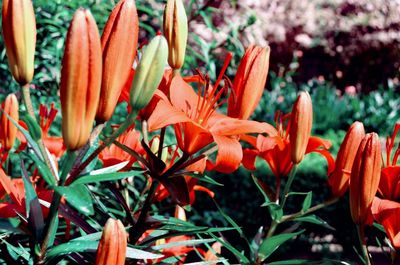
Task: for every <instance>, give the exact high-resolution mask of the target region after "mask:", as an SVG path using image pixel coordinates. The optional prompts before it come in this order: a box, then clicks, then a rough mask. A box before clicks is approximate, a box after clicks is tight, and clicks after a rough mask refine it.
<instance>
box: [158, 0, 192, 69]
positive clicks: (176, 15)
mask: <svg viewBox="0 0 400 265" xmlns="http://www.w3.org/2000/svg"><path fill="white" fill-rule="evenodd" d="M163 26H164V35H165V38H166V39H167V41H168V52H169V53H168V55H169V56H168V63H169V65H170V66H171V67H172V68H173V69H180V68H181V67H182V65H183V63H184V61H185V52H186V43H187V37H188V21H187V17H186V12H185V7H184V6H183V2H182V0H168V1H167V4H166V6H165V11H164V25H163Z"/></svg>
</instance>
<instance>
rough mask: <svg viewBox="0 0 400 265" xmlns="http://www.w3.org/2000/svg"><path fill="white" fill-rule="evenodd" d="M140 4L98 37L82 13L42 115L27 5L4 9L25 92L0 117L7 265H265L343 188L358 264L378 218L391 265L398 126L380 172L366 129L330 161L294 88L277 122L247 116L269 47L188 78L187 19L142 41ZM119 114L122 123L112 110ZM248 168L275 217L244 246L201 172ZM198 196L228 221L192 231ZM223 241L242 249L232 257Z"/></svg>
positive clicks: (181, 8)
mask: <svg viewBox="0 0 400 265" xmlns="http://www.w3.org/2000/svg"><path fill="white" fill-rule="evenodd" d="M138 10H141V9H139V8H137V6H136V3H135V1H134V0H120V1H119V2H118V3H117V4H116V5H115V7H114V8H113V10H112V11H111V13H110V15H109V17H108V20H107V22H106V23H105V25H104V29H103V32H102V33H100V32H99V27H98V25H97V22H96V20H95V18H94V16H93V15H92V13H91V11H90V10H89V9H84V8H79V9H77V10H76V11H75V14H74V15H73V17H72V18H71V22H70V24H69V28H68V32H67V35H66V38H65V43H64V50H63V51H64V52H63V56H62V66H61V69H60V74H61V78H60V85H59V104H58V102H57V103H56V104H54V103H52V104H51V105H50V106H46V105H44V104H40V106H39V108H38V109H35V105H34V104H33V103H32V101H31V95H30V90H29V89H30V86H29V83H30V82H31V81H32V79H35V75H34V71H33V70H34V54H35V52H34V51H35V47H36V25H35V14H34V9H33V5H32V2H31V0H4V1H3V4H2V26H3V38H4V41H5V44H6V45H5V48H6V54H7V58H8V62H9V66H10V72H11V74H12V75H13V77H14V79H15V81H16V82H17V83H18V84H19V85H20V86H21V91H20V93H15V94H14V93H11V92H10V93H9V94H8V95H7V96H6V97H5V100H4V102H3V103H2V105H1V109H0V111H1V113H0V162H1V164H0V218H1V219H0V220H1V222H0V230H4V227H6V231H7V233H6V234H5V236H4V237H3V235H1V236H0V238H1V240H2V242H5V244H6V245H7V248H8V249H11V250H10V253H11V252H12V253H13V254H15V255H11V254H10V255H7V257H5V258H4V260H6V262H10V261H11V260H13V258H14V257H15V256H21V258H22V260H23V261H22V262H23V263H24V264H56V263H58V262H60V261H61V260H64V262H70V263H72V264H121V265H122V264H188V263H187V262H193V263H191V264H219V263H223V264H237V263H240V264H263V263H265V262H269V261H270V260H271V258H270V257H271V255H272V254H273V253H274V252H275V250H276V249H277V248H278V247H279V246H280V245H282V244H284V243H285V242H286V241H289V240H291V239H293V238H295V237H297V236H299V235H301V234H302V233H303V232H304V229H298V227H299V226H300V225H302V223H305V222H308V223H312V224H316V225H322V226H325V227H329V226H328V225H327V223H326V222H325V221H323V220H322V219H320V218H319V217H317V216H316V215H315V214H314V212H315V211H317V210H319V209H321V208H324V207H327V206H329V205H331V204H333V203H335V202H337V201H338V200H339V197H341V196H343V195H344V194H345V192H346V190H347V189H348V188H349V187H350V188H349V189H350V208H351V215H352V217H353V220H354V222H355V223H356V225H357V227H358V232H359V235H360V242H361V243H362V244H361V245H362V246H363V253H364V257H363V260H364V261H365V262H366V263H368V262H369V258H368V251H367V249H366V241H365V239H364V236H365V234H364V228H365V226H367V225H370V224H372V222H373V220H375V221H376V222H377V223H380V224H381V225H382V226H383V228H384V231H385V232H386V233H387V235H388V238H389V240H390V244H391V246H392V248H393V253H394V254H393V257H396V253H397V250H398V249H399V247H400V241H399V238H398V233H399V231H400V227H399V225H398V222H397V219H396V218H397V216H398V214H399V212H400V206H399V205H400V203H399V202H398V199H399V197H400V190H399V188H398V187H397V184H398V179H399V172H400V170H399V168H398V166H397V165H396V163H397V160H398V157H399V155H400V151H399V149H397V150H396V151H395V154H394V155H393V158H392V162H390V159H391V158H390V156H391V155H390V153H391V151H392V149H393V147H394V141H395V135H396V133H397V131H398V130H399V127H400V126H399V125H396V128H395V132H394V134H393V136H392V137H391V138H388V139H387V146H386V149H387V159H386V167H384V168H383V169H382V168H381V157H380V154H381V153H380V152H381V150H380V144H379V137H378V135H377V134H373V133H371V134H365V132H364V127H363V124H362V123H361V122H355V123H354V124H353V125H352V126H351V127H350V129H349V131H348V133H347V135H346V137H345V139H344V141H343V143H342V145H341V147H340V151H339V153H338V156H337V159H336V162H335V159H334V158H333V156H332V154H331V153H330V151H329V150H330V147H331V142H330V141H329V140H326V139H322V138H320V137H317V136H314V135H313V130H312V127H313V114H314V113H313V104H312V99H311V96H310V94H309V93H308V92H306V91H301V92H299V93H298V96H297V99H296V101H295V102H294V104H293V107H292V109H291V110H288V113H286V114H284V113H283V112H280V111H278V112H277V113H276V115H275V121H274V122H275V126H273V125H271V124H269V123H267V122H266V121H255V120H252V119H251V117H252V114H253V112H254V111H255V110H256V108H257V106H258V104H259V102H260V100H261V97H262V95H263V93H264V89H265V85H266V81H267V76H268V70H269V58H270V53H271V52H273V51H271V50H270V48H269V47H268V46H267V47H261V46H257V45H250V46H249V47H248V48H247V49H245V51H244V54H243V56H242V57H241V59H240V63H239V65H238V69H237V71H236V73H235V75H234V77H233V78H232V80H231V79H230V78H229V77H228V76H227V74H226V71H227V69H228V68H229V66H230V64H231V60H232V58H233V54H231V53H227V54H226V58H225V60H224V61H223V63H222V67H221V69H220V71H219V74H218V76H217V77H216V78H215V80H214V79H213V78H211V77H210V75H209V74H208V73H206V72H205V71H204V68H199V69H185V71H182V69H183V68H184V62H185V56H186V49H187V44H188V36H189V35H188V34H189V32H188V23H189V22H190V20H188V17H187V15H186V11H185V3H184V2H183V1H182V0H168V1H167V3H166V6H165V12H164V18H163V25H162V28H163V32H162V33H158V34H157V35H156V36H154V37H153V38H149V39H146V40H145V41H143V43H139V42H140V41H142V40H139V36H140V34H139V33H140V32H139V16H138ZM102 26H103V25H102ZM139 44H140V45H139ZM19 95H22V100H21V99H20V97H19ZM58 105H60V106H61V107H60V110H58V109H57V108H56V107H55V106H58ZM125 106H127V108H126V109H127V110H126V111H125V112H124V113H125V114H126V115H123V116H124V117H122V119H120V123H116V122H115V120H117V119H113V118H115V116H118V115H119V114H118V113H117V112H118V111H116V109H124V107H125ZM58 113H61V119H59V117H58V116H57V114H58ZM119 118H121V117H119ZM54 121H56V122H54ZM56 127H59V128H56ZM51 128H53V129H54V128H56V130H55V131H61V132H62V135H54V134H53V133H52V131H51ZM309 153H317V154H320V155H322V157H323V158H324V160H325V161H326V172H327V174H326V175H327V179H328V181H327V184H329V186H330V188H331V190H332V196H331V197H329V198H326V200H325V201H322V202H319V203H317V204H315V205H312V204H313V202H314V201H315V200H313V193H312V192H311V191H298V190H296V189H294V188H293V185H292V184H294V183H296V171H297V169H298V168H299V167H301V164H302V161H303V160H304V159H306V156H308V154H309ZM10 156H13V157H17V158H18V159H11V158H10ZM257 158H261V159H262V160H264V161H265V162H266V163H267V165H268V166H269V168H270V170H271V171H272V173H273V175H274V176H275V185H274V187H270V185H269V184H268V183H267V182H266V181H263V180H262V178H261V177H259V176H256V174H253V173H250V174H251V175H252V179H253V180H254V184H255V186H256V187H257V188H258V189H259V191H260V192H261V194H262V195H263V197H264V199H265V202H264V203H263V205H262V207H266V209H267V210H266V212H268V214H269V218H268V220H266V226H262V227H260V229H259V230H258V231H259V232H258V234H257V235H256V236H255V237H254V238H252V240H249V238H247V236H246V235H245V234H244V232H243V230H242V229H241V227H239V225H237V224H236V223H235V221H234V220H233V219H232V218H230V217H229V216H227V215H226V214H225V213H224V212H223V211H222V209H221V208H220V207H219V205H218V204H217V203H216V200H217V197H218V194H217V193H216V192H215V191H214V190H213V185H221V184H219V183H218V182H217V181H216V180H215V179H213V178H212V177H209V176H208V173H214V174H229V173H232V172H234V171H236V170H238V168H240V166H243V167H244V168H246V169H248V170H249V171H255V170H257V169H258V168H259V165H260V163H259V162H260V161H257ZM324 165H325V164H324ZM15 168H17V169H18V170H17V171H18V173H15V171H16V170H15ZM250 174H249V175H250ZM199 192H201V193H203V194H206V195H207V196H208V199H209V200H210V201H212V202H213V203H214V204H213V206H214V205H215V207H216V208H217V209H218V210H219V212H220V213H221V216H223V217H224V221H225V222H226V223H228V225H226V226H223V227H221V226H218V227H208V226H204V225H197V224H194V223H193V222H192V221H191V219H190V215H191V214H192V213H193V210H192V209H193V208H195V201H196V196H197V194H198V193H199ZM377 192H378V193H377ZM375 195H377V196H375ZM299 197H302V198H303V197H304V198H303V199H302V200H301V207H300V208H299V209H298V211H294V212H293V211H292V210H291V209H292V208H288V207H287V206H288V204H289V202H291V203H292V202H293V201H294V199H293V198H296V199H297V198H299ZM293 205H296V207H297V205H298V204H297V203H296V202H295V201H294V203H293ZM264 209H265V208H264ZM293 222H295V223H296V224H297V225H296V226H295V227H289V228H288V225H289V224H290V223H293ZM3 223H4V225H3ZM285 227H286V228H288V229H284V228H285ZM287 230H289V231H287ZM228 231H229V233H237V234H238V236H240V238H241V239H243V241H244V244H245V245H247V249H245V250H239V249H237V248H236V246H235V244H236V242H231V241H230V240H228V239H227V237H226V236H225V235H226V234H225V233H228ZM14 236H15V238H14ZM14 239H16V240H17V241H16V240H14ZM250 241H251V242H250ZM2 251H3V249H0V252H2ZM2 258H3V257H1V259H2ZM14 260H18V261H20V260H21V259H18V258H17V259H14ZM282 262H284V263H283V264H289V263H290V261H282ZM287 262H289V263H287ZM295 262H297V261H295ZM306 262H307V261H304V263H306ZM295 264H300V263H295Z"/></svg>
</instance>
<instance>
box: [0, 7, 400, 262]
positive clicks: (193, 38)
mask: <svg viewBox="0 0 400 265" xmlns="http://www.w3.org/2000/svg"><path fill="white" fill-rule="evenodd" d="M162 2H163V1H144V0H140V1H137V8H138V11H139V14H140V23H141V32H140V43H145V42H146V41H147V40H148V39H150V38H151V37H152V36H154V35H155V34H156V32H157V31H159V30H160V25H161V18H162ZM210 2H213V1H194V0H192V1H187V7H188V10H187V12H188V14H189V20H190V21H191V23H192V22H193V24H199V23H202V24H205V25H206V27H207V28H208V29H209V30H210V31H211V32H218V31H219V26H221V27H222V26H223V25H221V22H218V21H215V19H214V18H215V16H217V15H221V14H220V13H221V10H220V9H218V8H216V7H215V6H213V5H212V4H210ZM215 2H221V1H215ZM234 2H235V1H231V4H232V5H233V4H235V3H234ZM114 4H115V1H105V0H103V1H100V0H97V1H93V0H92V1H87V0H86V1H78V0H73V1H61V0H56V1H46V0H36V1H34V6H35V8H36V18H37V28H38V36H37V49H36V59H35V63H36V64H35V69H36V73H35V78H34V81H33V85H34V89H33V90H32V91H33V99H34V103H35V104H36V105H38V103H39V102H40V103H45V104H49V103H50V102H55V104H56V106H57V107H59V99H58V83H59V79H60V66H61V59H62V54H63V49H64V48H63V45H64V38H65V34H66V31H67V29H68V25H69V21H70V20H71V18H72V15H73V13H74V12H75V10H76V9H77V8H78V7H79V6H83V7H87V8H90V10H91V12H92V13H93V14H94V16H95V18H96V21H97V23H98V25H99V30H100V31H102V28H103V26H104V23H105V21H106V19H107V17H108V14H109V12H110V11H111V10H112V7H113V6H114ZM257 19H258V18H257V17H256V16H254V15H249V16H248V19H247V20H246V21H244V23H241V24H237V25H234V26H232V27H229V29H228V30H226V32H225V34H226V38H225V39H224V41H223V42H219V41H217V40H215V41H211V42H209V41H207V40H205V39H203V38H202V37H201V36H199V35H197V34H194V33H191V34H190V43H191V45H189V47H188V56H187V57H186V62H185V66H184V72H185V73H188V74H189V73H191V72H192V71H193V70H194V69H196V68H200V69H201V70H202V71H203V72H207V73H209V74H210V76H211V77H212V78H214V79H215V77H216V75H217V74H218V73H219V69H220V66H221V63H222V61H223V59H224V54H226V51H230V52H232V53H233V54H234V58H233V60H232V63H231V65H230V68H229V69H228V71H227V75H228V76H229V77H233V76H234V74H235V69H236V68H237V64H238V62H239V60H240V57H241V56H242V54H243V52H244V46H243V44H242V43H241V42H240V41H239V39H240V35H241V34H242V33H243V32H244V31H245V29H246V28H247V27H250V26H252V25H254V23H256V21H257ZM271 52H272V54H274V49H272V51H271ZM290 52H291V54H292V55H295V54H296V51H295V50H291V51H290ZM274 58H275V57H274ZM315 59H318V58H315ZM307 67H308V65H307V64H302V63H301V61H299V58H298V57H296V56H292V58H291V60H290V63H287V64H286V65H285V64H281V63H280V62H279V61H278V62H277V61H272V62H271V68H272V69H275V71H271V72H270V74H269V76H268V84H267V89H266V91H265V93H264V95H263V97H262V100H261V102H260V105H259V106H258V108H257V109H256V111H255V113H254V115H253V118H254V119H255V120H259V121H267V122H269V123H273V117H274V113H275V111H277V110H281V111H283V112H289V111H290V109H291V105H292V103H293V102H294V100H295V98H296V94H297V92H298V91H299V90H307V91H309V92H310V94H311V96H312V99H313V107H314V124H313V131H314V134H317V135H320V136H322V137H324V138H327V139H330V140H331V141H332V143H333V147H332V152H333V154H336V152H337V150H338V147H339V145H340V143H341V141H342V139H343V137H344V134H345V131H346V130H347V128H348V127H349V125H350V124H351V123H353V121H355V120H359V121H362V122H363V123H364V125H365V127H366V130H367V131H377V132H379V133H380V135H381V137H385V136H386V135H388V134H390V133H391V130H392V128H393V125H394V124H395V122H396V121H398V120H399V115H400V114H399V106H400V97H399V96H398V95H399V94H398V93H399V87H398V86H397V85H396V82H393V81H392V80H391V79H388V80H387V81H385V82H384V83H381V84H380V85H378V86H377V87H376V89H374V90H373V91H371V92H369V93H364V94H356V95H349V94H346V93H343V92H342V91H341V90H338V89H337V87H336V86H335V85H334V82H333V81H334V80H329V79H323V80H322V79H321V78H318V77H317V76H314V77H313V78H311V79H310V80H308V81H302V82H298V81H296V80H299V78H298V76H299V73H300V72H301V71H304V70H303V69H306V68H307ZM366 67H368V66H366ZM277 69H279V70H277ZM300 70H301V71H300ZM361 70H362V71H364V72H365V71H366V70H368V69H361ZM365 79H368V75H366V76H365ZM0 80H1V83H0V92H1V93H0V97H1V98H4V96H5V95H6V94H8V93H10V92H11V91H13V92H15V91H18V89H17V85H16V83H15V82H13V80H12V78H11V75H10V73H9V70H8V65H7V60H6V57H5V50H4V45H3V40H2V39H0ZM1 100H2V99H1ZM123 114H124V112H123V108H120V109H119V111H118V112H117V117H118V115H121V116H122V115H123ZM59 122H60V114H59V115H58V118H57V120H56V124H57V123H58V124H59ZM57 128H59V127H58V126H53V129H52V131H51V133H53V134H57V135H60V132H59V131H57ZM258 165H259V170H258V171H257V172H255V174H256V175H257V176H259V177H261V178H262V179H263V180H264V181H266V182H267V183H272V182H273V179H274V178H273V176H272V174H271V172H270V171H269V169H268V167H267V166H266V164H265V162H263V161H258ZM213 177H214V178H215V179H216V180H217V181H218V182H220V183H222V184H224V186H223V187H219V186H218V187H217V186H213V187H211V188H212V189H213V190H214V191H215V192H216V200H217V201H218V203H219V204H220V205H221V207H222V209H223V210H224V211H225V212H226V213H227V214H228V215H230V216H231V217H232V218H233V219H234V220H235V221H236V222H237V223H238V224H239V225H240V226H242V227H243V228H244V232H245V234H246V236H247V237H253V236H254V235H255V234H256V233H257V230H258V229H259V227H260V226H266V225H269V223H268V222H269V220H268V215H267V210H266V209H265V208H261V207H259V206H260V204H261V203H262V196H261V194H259V193H258V191H257V188H256V187H255V185H254V183H253V181H252V180H251V176H250V173H249V172H248V171H246V170H243V169H240V170H238V171H237V172H235V173H234V174H231V175H222V174H214V176H213ZM326 179H327V176H326V165H325V162H324V160H323V159H322V158H320V157H319V156H315V155H310V156H309V157H307V159H306V160H305V162H304V164H302V166H301V167H300V170H299V173H298V176H297V178H296V180H295V182H294V186H293V188H294V190H295V191H308V190H312V191H313V194H314V196H315V197H314V198H316V200H317V201H322V200H324V199H326V198H328V197H329V196H330V194H329V188H328V187H327V185H326ZM290 202H291V204H290V205H293V209H297V208H298V205H300V204H301V202H302V201H301V200H298V201H297V200H296V199H292V200H291V201H290ZM210 205H212V204H210V199H209V198H208V197H207V196H205V195H203V194H199V196H198V199H197V202H196V204H195V205H194V207H193V209H192V211H191V213H190V219H191V220H192V221H194V222H196V223H198V224H201V223H206V224H208V225H211V226H215V225H217V224H226V221H225V219H224V218H223V217H222V216H221V215H220V214H219V211H218V210H217V208H216V207H210ZM321 216H322V218H323V219H324V220H327V221H328V222H329V225H330V226H331V227H333V228H334V230H333V229H326V228H319V227H317V226H313V227H312V231H313V233H312V234H308V235H307V236H303V237H300V238H299V239H297V241H295V242H293V243H292V246H293V244H297V245H296V250H297V251H295V252H292V254H291V255H293V257H299V255H302V254H301V253H307V254H306V255H307V256H306V257H307V258H315V259H317V258H320V257H322V256H324V257H328V258H338V257H341V258H347V259H353V258H354V256H355V254H354V251H353V249H352V246H353V245H354V244H353V243H354V242H353V238H356V237H355V234H354V235H353V233H354V229H353V227H349V226H350V224H351V222H350V221H349V220H350V217H349V211H348V207H347V199H346V198H343V199H342V200H341V201H340V202H339V203H337V204H336V205H335V206H331V207H329V208H328V209H326V210H323V211H321ZM309 226H310V225H305V227H306V228H307V227H309ZM326 235H333V238H332V239H331V240H327V241H322V242H320V241H318V240H317V238H323V237H324V236H326ZM229 236H232V237H235V236H237V234H234V233H232V235H230V234H229V233H228V237H229ZM298 241H301V243H302V244H298V243H299V242H298ZM233 242H237V244H238V247H239V248H240V245H241V243H240V240H238V241H233ZM332 243H338V244H340V245H341V246H342V247H343V249H342V250H343V251H339V252H334V251H330V250H329V246H332ZM316 245H321V249H318V251H316V252H311V249H312V247H313V246H316ZM290 246H291V245H287V247H290ZM298 246H301V247H298ZM286 250H287V249H286V248H281V249H280V251H278V252H277V254H275V255H276V258H279V257H283V256H285V257H286V258H287V256H288V254H287V252H286Z"/></svg>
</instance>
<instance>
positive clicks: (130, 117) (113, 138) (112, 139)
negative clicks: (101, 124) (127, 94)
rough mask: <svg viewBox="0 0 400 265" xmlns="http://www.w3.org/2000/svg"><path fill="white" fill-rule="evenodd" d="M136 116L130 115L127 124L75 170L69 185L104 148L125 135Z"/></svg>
mask: <svg viewBox="0 0 400 265" xmlns="http://www.w3.org/2000/svg"><path fill="white" fill-rule="evenodd" d="M136 116H137V113H136V112H132V113H131V114H129V116H128V118H127V119H126V120H125V122H124V123H122V124H121V126H120V127H119V128H118V129H117V130H115V132H113V134H112V135H111V136H110V137H108V138H106V139H105V140H104V142H102V143H101V144H100V145H99V147H97V149H96V150H95V151H94V152H93V153H91V154H90V156H89V157H88V158H86V160H85V161H83V162H82V163H81V164H80V165H79V166H77V167H75V168H73V169H72V171H71V172H70V177H69V178H68V181H67V184H69V183H71V182H73V181H74V180H75V179H76V178H77V177H78V175H79V174H80V173H81V172H82V171H83V170H84V169H85V168H86V167H87V166H88V165H89V164H90V162H92V161H93V159H95V158H96V157H97V156H98V155H99V154H100V152H101V151H103V150H104V148H106V147H107V146H110V145H111V144H112V143H113V142H114V141H115V139H117V138H118V136H120V135H121V134H122V133H124V132H125V131H126V130H127V129H128V128H129V126H131V125H132V123H134V122H135V119H136Z"/></svg>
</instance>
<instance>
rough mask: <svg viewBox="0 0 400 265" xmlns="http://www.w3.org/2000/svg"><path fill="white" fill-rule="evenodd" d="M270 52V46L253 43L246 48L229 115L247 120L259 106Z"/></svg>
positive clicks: (231, 99) (235, 81)
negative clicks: (259, 45)
mask: <svg viewBox="0 0 400 265" xmlns="http://www.w3.org/2000/svg"><path fill="white" fill-rule="evenodd" d="M269 53H270V49H269V47H264V48H262V47H258V46H255V45H251V46H250V47H248V48H247V49H246V52H245V54H244V56H243V57H242V60H241V61H240V64H239V67H238V70H237V73H236V76H235V79H234V80H233V93H231V95H230V96H229V100H228V116H230V117H233V118H239V119H243V120H247V119H248V118H249V117H250V115H251V114H252V113H253V111H254V110H255V108H256V107H257V105H258V102H259V101H260V99H261V96H262V94H263V92H264V87H265V82H266V81H267V75H268V68H269Z"/></svg>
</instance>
